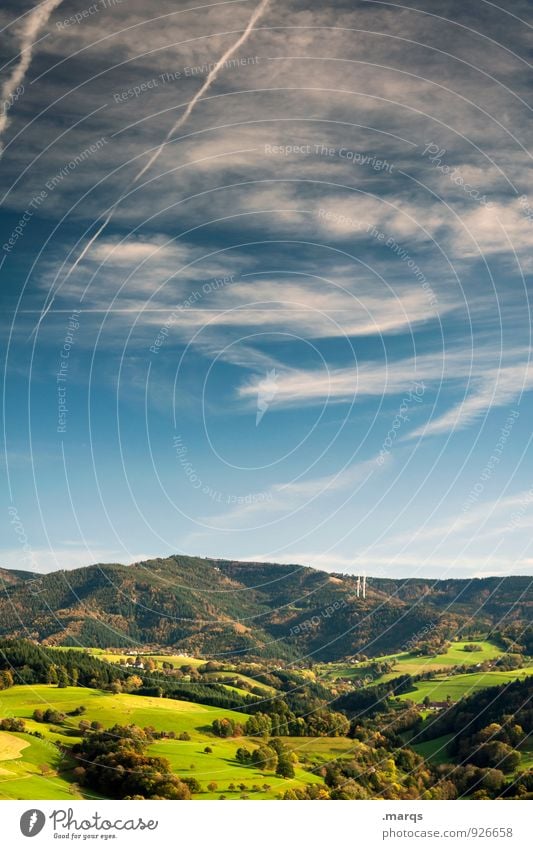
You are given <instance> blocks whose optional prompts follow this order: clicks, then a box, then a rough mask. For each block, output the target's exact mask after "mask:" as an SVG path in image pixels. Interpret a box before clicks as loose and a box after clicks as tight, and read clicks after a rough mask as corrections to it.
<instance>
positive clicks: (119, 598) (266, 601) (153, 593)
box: [0, 555, 533, 660]
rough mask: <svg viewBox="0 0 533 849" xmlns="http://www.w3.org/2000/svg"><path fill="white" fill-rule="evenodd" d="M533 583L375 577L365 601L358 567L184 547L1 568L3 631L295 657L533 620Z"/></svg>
mask: <svg viewBox="0 0 533 849" xmlns="http://www.w3.org/2000/svg"><path fill="white" fill-rule="evenodd" d="M532 584H533V579H532V578H529V577H528V576H518V575H517V576H506V577H504V578H501V577H487V578H444V579H423V578H407V579H398V578H377V577H376V578H373V577H370V578H367V592H366V598H365V599H363V598H362V597H361V594H360V595H359V597H358V596H357V583H356V577H355V576H352V575H345V574H342V573H338V572H334V573H332V572H324V571H321V570H317V569H313V568H311V567H309V566H301V565H298V564H279V563H264V562H257V561H256V562H252V561H234V560H228V559H223V558H200V557H189V556H185V555H173V556H171V557H168V558H154V559H152V560H144V561H140V562H138V563H132V564H129V565H125V564H120V563H111V564H94V565H91V566H84V567H80V568H77V569H73V570H71V571H65V570H59V571H56V572H50V573H46V574H39V573H34V572H24V571H22V570H6V569H2V568H0V590H1V592H0V636H10V637H11V636H16V637H20V636H26V637H29V638H31V639H35V640H38V641H42V642H44V643H46V644H49V645H68V644H75V643H80V644H84V645H93V646H99V647H102V648H106V647H109V646H114V647H119V646H128V645H141V644H150V645H160V646H173V647H179V648H181V649H183V650H186V651H188V652H199V653H202V654H205V655H212V656H218V655H220V656H224V655H226V656H227V655H242V654H247V655H250V656H263V657H271V658H276V657H278V658H280V659H285V660H291V659H296V658H302V657H306V656H308V655H310V656H312V657H313V658H314V659H315V660H335V659H340V658H343V657H346V656H349V655H353V654H356V653H361V652H364V653H365V654H368V655H371V656H376V655H379V654H386V653H388V652H390V651H397V650H398V649H399V648H400V647H402V646H403V647H405V646H406V645H411V644H413V642H414V641H416V640H417V639H420V638H421V635H422V636H423V635H427V634H431V635H432V636H434V637H437V636H439V637H442V639H446V638H448V637H451V636H453V635H455V634H457V633H462V634H463V635H465V636H470V635H472V634H475V633H479V632H481V631H484V632H488V631H491V630H493V629H495V628H499V627H501V626H502V623H503V624H506V625H518V624H519V623H524V624H527V623H529V622H531V620H532V619H533V594H532V590H531V587H532Z"/></svg>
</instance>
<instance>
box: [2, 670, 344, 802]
mask: <svg viewBox="0 0 533 849" xmlns="http://www.w3.org/2000/svg"><path fill="white" fill-rule="evenodd" d="M79 705H84V706H85V708H86V711H85V713H84V714H83V717H79V716H76V717H68V716H67V718H66V720H65V722H64V723H63V724H62V725H61V726H59V725H58V726H55V725H53V724H50V723H38V722H35V721H34V720H33V719H32V714H33V711H34V710H35V708H40V709H41V710H45V709H46V708H47V707H52V708H55V709H56V710H58V711H61V712H63V713H68V712H69V711H72V710H74V708H76V707H78V706H79ZM2 709H3V711H4V712H5V714H7V715H12V716H16V717H20V718H22V719H24V720H25V722H26V727H27V729H28V731H40V732H41V733H42V734H43V735H44V738H45V739H44V740H39V739H36V738H35V737H32V736H30V735H29V734H27V733H26V734H13V733H11V732H2V738H3V740H4V745H3V746H2V745H1V743H0V798H4V799H18V798H20V799H46V798H53V799H68V798H81V793H80V791H79V790H78V789H77V788H76V787H75V786H73V785H72V779H71V775H70V770H71V768H72V763H71V762H70V761H65V760H63V761H62V756H61V753H60V752H59V750H58V749H57V748H56V747H55V746H54V745H51V744H52V743H53V742H54V741H59V742H61V743H63V744H66V745H72V744H73V743H74V742H76V741H77V740H78V739H79V732H78V723H79V721H80V719H81V718H82V719H84V720H85V719H87V720H89V721H92V720H98V722H100V723H102V724H103V725H104V726H105V727H106V728H107V727H109V726H112V725H114V724H115V723H119V724H121V725H128V724H135V725H139V726H141V727H145V726H153V727H154V728H155V729H156V730H158V731H163V730H166V731H175V732H176V733H178V734H179V733H181V732H183V731H186V732H187V733H188V734H189V735H190V737H191V739H190V740H187V741H182V740H167V739H165V740H157V741H155V742H154V743H153V744H152V745H151V746H150V748H149V751H150V753H151V754H154V755H159V756H161V757H165V758H167V759H168V760H169V762H170V764H171V766H172V770H173V771H175V772H176V774H178V775H180V776H181V777H183V778H187V777H193V776H194V778H196V779H197V780H198V781H199V782H200V784H201V785H202V792H201V793H198V794H195V798H205V799H208V798H218V796H219V795H221V794H223V795H225V796H227V798H239V797H240V796H241V795H243V794H245V795H248V796H250V798H261V799H272V798H276V796H277V795H278V794H279V793H280V792H281V791H283V790H287V789H288V788H289V787H299V786H303V785H305V784H311V783H322V778H320V777H318V776H316V775H314V774H313V773H312V772H310V771H309V769H310V768H311V766H313V765H316V764H319V763H327V762H328V761H330V760H334V759H337V758H339V757H342V756H347V755H348V753H349V752H350V750H353V747H354V741H353V740H348V739H345V738H327V737H320V738H307V737H306V738H301V737H298V738H284V740H285V741H286V742H287V744H288V745H289V746H290V747H291V748H292V749H293V750H294V751H295V752H296V753H297V755H298V759H299V763H298V764H295V778H294V779H284V778H281V777H279V776H276V775H274V774H273V773H264V772H261V771H259V770H257V769H256V768H255V766H243V765H242V764H240V763H239V762H238V761H237V760H236V759H235V754H236V751H237V749H238V748H239V747H240V746H246V747H247V748H249V749H250V750H253V749H254V748H256V747H257V746H258V745H259V743H260V740H259V738H252V739H250V738H242V737H240V738H234V739H231V738H230V739H227V740H222V739H219V738H218V737H215V736H213V734H212V733H211V732H210V726H211V723H212V721H213V720H214V719H217V718H222V717H229V718H231V719H233V720H235V721H238V722H242V723H244V722H246V719H247V718H248V717H247V716H246V715H245V714H242V713H239V712H238V711H230V710H225V709H222V708H216V707H208V706H206V705H199V704H195V703H192V702H184V701H177V700H174V699H163V698H162V699H158V698H151V697H148V696H133V695H128V694H125V693H119V694H112V693H108V692H104V691H101V690H92V689H86V688H83V687H65V688H58V687H55V686H53V685H48V684H39V685H36V686H15V687H11V688H10V689H9V690H5V691H3V692H2ZM6 738H9V739H8V740H7V739H6ZM13 740H16V741H17V743H16V744H15V743H13V742H12V741H13ZM9 741H11V742H9ZM206 747H209V748H211V749H212V752H211V753H206V752H205V751H204V749H205V748H206ZM213 781H214V782H216V783H217V785H218V787H217V789H216V791H208V789H207V785H208V784H209V783H210V782H213ZM232 783H233V784H234V785H235V788H236V789H234V790H229V785H230V784H232ZM239 784H244V785H246V787H245V789H239V787H238V785H239ZM265 784H266V785H268V789H266V790H265V789H264V787H263V785H265ZM254 786H255V788H254Z"/></svg>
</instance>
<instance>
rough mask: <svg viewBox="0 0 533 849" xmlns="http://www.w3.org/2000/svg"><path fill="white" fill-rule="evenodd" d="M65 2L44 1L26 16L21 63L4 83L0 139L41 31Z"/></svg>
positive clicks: (0, 115) (22, 32)
mask: <svg viewBox="0 0 533 849" xmlns="http://www.w3.org/2000/svg"><path fill="white" fill-rule="evenodd" d="M62 2H63V0H44V3H41V4H40V5H39V6H36V7H35V9H34V10H33V11H32V12H30V13H29V15H27V16H26V20H25V21H24V26H23V28H22V31H21V34H20V56H19V61H18V63H17V64H16V65H15V67H14V68H13V70H12V71H11V75H10V76H9V77H8V79H7V80H5V81H4V82H3V83H2V95H1V96H2V113H1V114H0V138H1V137H2V134H3V133H4V131H5V129H6V127H7V126H8V124H9V117H8V112H9V110H10V109H11V106H12V105H13V100H12V98H13V95H14V94H15V93H16V91H17V88H18V87H19V86H20V85H21V83H22V82H23V81H24V77H25V76H26V73H27V71H28V68H29V67H30V64H31V60H32V56H33V46H34V42H35V40H36V38H37V36H38V35H39V32H40V31H41V29H42V28H43V27H44V26H45V25H46V24H47V23H48V20H49V18H50V15H51V14H52V12H53V11H54V9H57V7H58V6H59V5H61V3H62Z"/></svg>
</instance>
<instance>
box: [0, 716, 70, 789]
mask: <svg viewBox="0 0 533 849" xmlns="http://www.w3.org/2000/svg"><path fill="white" fill-rule="evenodd" d="M71 766H72V764H71V762H70V761H69V760H65V759H64V758H63V757H62V755H61V753H60V752H59V751H58V749H57V748H56V747H55V746H53V745H51V743H50V742H49V741H47V740H37V739H36V738H35V737H30V735H29V734H14V733H11V732H7V731H0V798H1V799H81V798H83V797H82V795H81V794H80V792H79V791H78V790H77V788H75V787H74V785H73V784H72V778H71V774H70V770H71Z"/></svg>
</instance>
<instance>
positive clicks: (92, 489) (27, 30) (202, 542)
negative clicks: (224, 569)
mask: <svg viewBox="0 0 533 849" xmlns="http://www.w3.org/2000/svg"><path fill="white" fill-rule="evenodd" d="M531 11H532V9H531V4H530V3H526V2H521V0H518V2H513V3H512V4H510V3H507V4H506V5H500V6H496V5H495V4H492V3H488V2H485V0H480V1H479V2H478V3H477V4H475V5H472V6H468V8H465V4H464V3H461V2H443V3H442V4H439V9H438V14H437V12H436V9H435V4H434V3H431V2H428V0H425V2H423V3H421V4H419V5H418V6H417V8H414V7H413V8H410V7H409V6H407V5H405V4H403V5H396V4H392V3H380V2H349V3H348V2H331V3H329V4H325V5H324V4H322V3H318V2H311V0H288V2H286V3H285V2H284V3H283V4H280V3H276V2H274V0H270V2H263V3H259V2H255V0H234V1H233V0H229V1H228V2H219V3H203V4H202V3H193V2H190V3H186V2H180V3H179V4H176V3H174V2H170V0H161V2H158V3H157V11H155V10H154V9H148V8H147V6H146V4H145V3H140V2H138V0H123V2H122V3H119V2H109V4H107V3H106V4H104V3H102V2H101V0H100V2H97V3H93V4H89V3H83V2H76V3H70V2H66V0H65V2H61V1H60V0H46V2H44V3H40V4H31V3H25V4H22V5H21V4H19V3H17V4H15V3H13V2H5V3H3V4H2V9H1V10H0V27H1V28H2V34H3V36H4V38H3V41H2V43H3V47H2V55H1V57H0V59H1V70H0V86H1V89H2V100H3V108H2V115H1V116H0V139H1V142H2V146H3V153H2V157H1V159H0V174H1V177H2V211H1V212H0V221H1V228H2V240H1V242H2V247H1V250H0V261H1V262H2V265H1V270H0V274H1V276H2V289H1V292H2V294H1V298H2V302H3V303H2V310H1V321H2V329H3V331H4V332H3V333H2V338H3V340H4V341H3V347H2V364H3V367H4V394H3V410H4V421H5V426H4V431H3V437H4V442H3V453H2V460H1V463H0V468H1V473H2V476H3V478H4V479H5V485H3V486H2V499H3V502H4V503H3V504H2V514H3V516H4V519H3V526H4V533H3V534H2V551H1V553H0V565H3V566H6V567H9V568H26V569H35V570H37V571H49V570H51V569H55V568H62V569H69V568H74V567H78V566H81V565H87V564H89V563H94V562H132V561H134V560H138V559H142V558H147V557H152V556H165V555H168V554H171V553H177V552H183V553H188V554H198V555H205V556H219V557H231V558H236V559H254V560H272V561H282V562H291V563H294V562H296V563H305V564H310V565H315V566H318V567H320V568H325V569H328V570H333V571H345V572H362V571H366V572H367V574H369V575H372V574H376V575H382V576H387V575H390V576H399V575H401V576H408V575H422V576H429V577H444V576H452V577H462V576H475V575H486V574H498V575H500V574H501V575H505V574H531V572H532V570H533V554H532V552H531V546H530V538H531V527H532V524H533V488H532V487H533V472H532V468H531V463H530V460H529V453H530V452H529V445H530V440H531V420H532V412H533V410H532V396H531V389H532V386H533V371H532V369H531V366H530V350H531V345H530V337H531V314H530V304H529V291H530V284H531V272H532V270H533V266H532V261H531V248H532V246H533V191H532V185H531V183H532V178H531V155H530V153H529V143H530V138H529V133H528V129H529V126H530V111H531V107H530V106H529V104H528V96H529V91H530V83H531V75H530V66H529V64H528V59H529V55H530V47H529V38H530V30H531V23H532V15H531ZM254 19H255V23H254V26H253V28H251V23H252V22H253V20H254ZM224 56H226V57H227V59H226V61H224V62H223V63H222V64H221V65H220V67H218V68H216V69H215V70H214V71H213V68H214V64H215V63H217V62H220V60H221V59H223V58H224ZM528 122H529V125H528Z"/></svg>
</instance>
